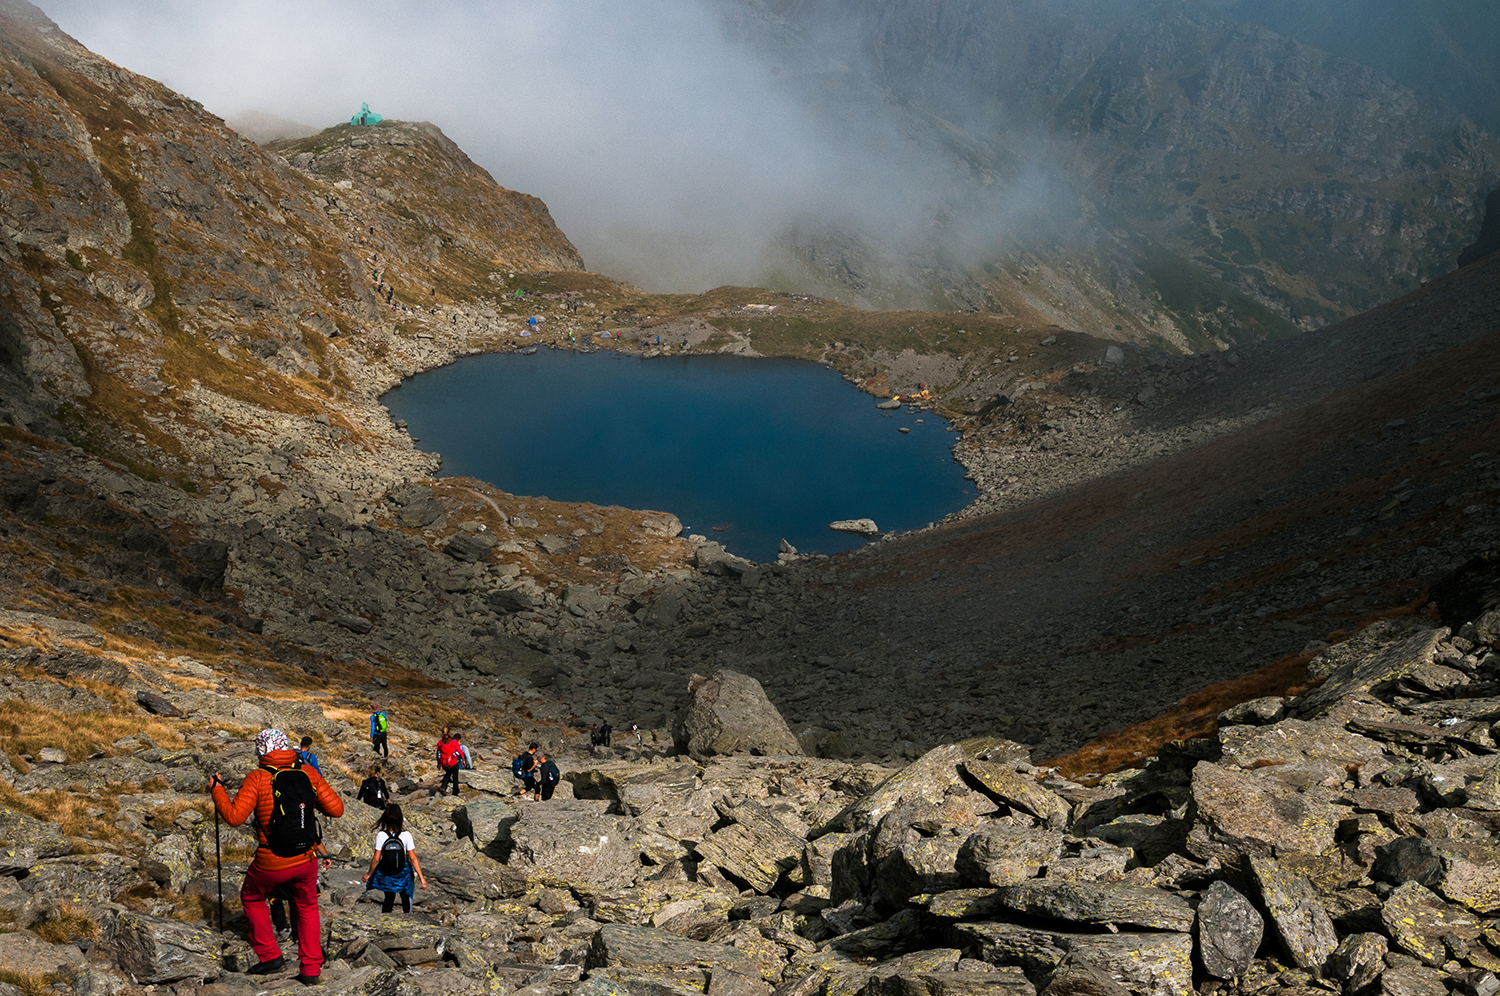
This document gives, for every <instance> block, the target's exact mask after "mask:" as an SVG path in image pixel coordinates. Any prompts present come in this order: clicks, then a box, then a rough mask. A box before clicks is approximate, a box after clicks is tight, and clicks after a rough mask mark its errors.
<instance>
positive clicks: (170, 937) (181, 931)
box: [105, 911, 222, 986]
mask: <svg viewBox="0 0 1500 996" xmlns="http://www.w3.org/2000/svg"><path fill="white" fill-rule="evenodd" d="M105 944H106V946H107V947H110V948H112V949H113V950H114V953H115V960H116V961H117V962H119V965H120V967H121V968H123V969H124V970H125V971H127V972H129V973H130V975H131V977H132V978H134V979H135V981H136V983H137V984H139V985H143V986H145V985H160V984H162V983H166V982H179V981H182V980H185V979H193V980H197V979H217V978H218V977H219V975H220V974H221V971H222V969H221V967H220V964H219V961H220V959H219V951H220V938H219V936H218V934H216V933H215V932H214V931H213V930H210V929H209V928H208V927H207V926H205V925H202V924H187V923H179V922H178V921H176V920H166V919H163V918H161V917H155V916H146V915H145V914H142V913H131V912H129V911H126V912H122V913H121V914H120V915H119V918H118V919H116V920H115V921H114V923H113V925H112V926H111V928H110V929H109V930H108V931H107V932H106V937H105Z"/></svg>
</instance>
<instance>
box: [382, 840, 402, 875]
mask: <svg viewBox="0 0 1500 996" xmlns="http://www.w3.org/2000/svg"><path fill="white" fill-rule="evenodd" d="M379 871H380V874H382V875H400V874H401V873H402V872H404V871H406V845H405V844H403V843H401V838H400V837H399V836H395V837H392V836H390V835H389V834H388V835H386V838H385V843H384V844H381V845H380V865H379Z"/></svg>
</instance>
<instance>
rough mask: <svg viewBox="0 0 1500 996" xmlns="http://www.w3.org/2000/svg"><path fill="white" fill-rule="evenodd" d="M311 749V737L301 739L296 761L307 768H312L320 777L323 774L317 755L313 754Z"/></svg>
mask: <svg viewBox="0 0 1500 996" xmlns="http://www.w3.org/2000/svg"><path fill="white" fill-rule="evenodd" d="M312 747H313V739H312V737H303V738H302V746H301V748H300V749H299V750H298V751H297V760H299V761H301V762H302V763H303V764H305V765H307V766H308V767H309V768H312V769H313V770H314V771H316V772H317V773H318V774H320V775H321V774H322V773H323V768H322V766H320V765H319V764H318V755H316V754H314V753H313V750H312Z"/></svg>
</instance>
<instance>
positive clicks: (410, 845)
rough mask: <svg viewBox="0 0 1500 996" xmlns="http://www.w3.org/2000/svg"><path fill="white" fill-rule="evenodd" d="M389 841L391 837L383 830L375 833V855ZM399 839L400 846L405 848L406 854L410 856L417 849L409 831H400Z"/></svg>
mask: <svg viewBox="0 0 1500 996" xmlns="http://www.w3.org/2000/svg"><path fill="white" fill-rule="evenodd" d="M390 839H391V835H390V834H388V833H386V832H385V831H384V830H379V831H376V833H375V853H377V854H378V853H380V849H381V848H382V847H384V846H385V842H386V841H388V840H390ZM399 839H400V841H401V846H402V847H404V848H406V853H407V854H410V853H411V852H412V851H415V850H416V849H417V842H416V841H415V840H413V839H412V836H411V831H410V830H402V831H401V836H400V838H399Z"/></svg>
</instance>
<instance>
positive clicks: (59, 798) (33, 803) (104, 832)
mask: <svg viewBox="0 0 1500 996" xmlns="http://www.w3.org/2000/svg"><path fill="white" fill-rule="evenodd" d="M127 787H128V786H110V787H109V788H108V789H106V790H104V791H101V792H92V793H88V794H75V793H73V792H65V791H63V790H61V789H47V790H36V791H31V792H28V793H26V794H25V795H22V794H21V793H19V792H17V791H16V790H15V788H14V787H13V786H11V785H10V783H8V782H0V805H5V806H8V807H9V808H11V809H14V810H17V811H19V812H22V813H25V814H26V815H27V816H31V817H35V818H36V819H38V820H42V821H44V822H46V823H53V824H56V825H57V828H58V829H59V830H61V831H62V832H63V834H64V835H66V836H68V837H74V838H87V839H89V840H98V841H105V842H107V843H122V842H124V841H127V840H130V839H131V835H130V834H128V833H126V832H125V831H123V830H121V829H120V828H119V827H117V826H115V825H114V818H115V813H116V812H117V810H118V806H117V805H116V803H115V796H116V795H117V794H119V793H120V792H121V791H123V790H124V789H125V788H127ZM91 809H97V810H101V811H102V812H101V814H100V815H98V816H91V815H89V812H88V811H89V810H91Z"/></svg>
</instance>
